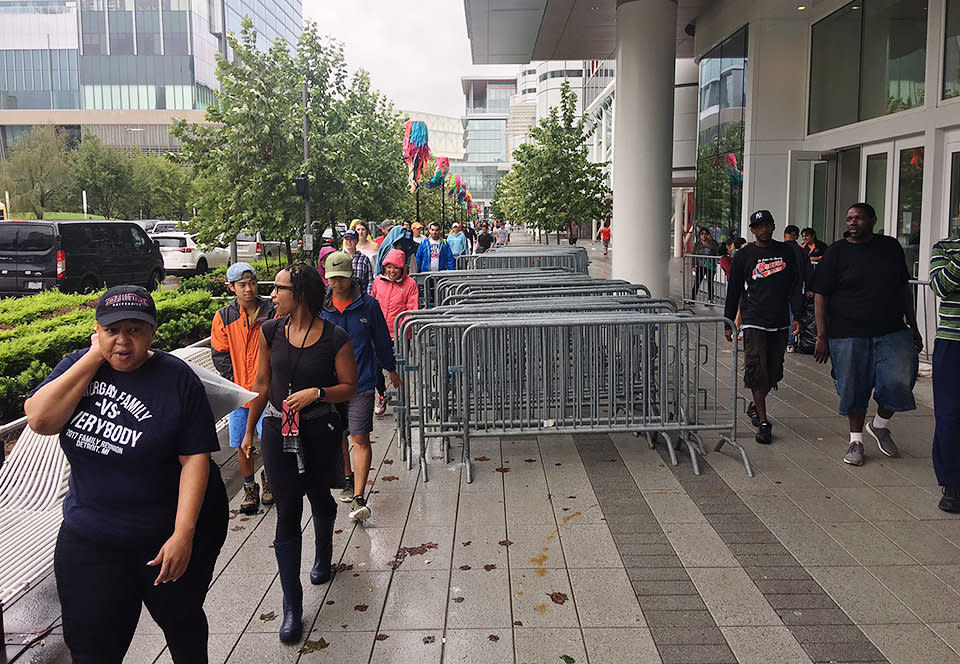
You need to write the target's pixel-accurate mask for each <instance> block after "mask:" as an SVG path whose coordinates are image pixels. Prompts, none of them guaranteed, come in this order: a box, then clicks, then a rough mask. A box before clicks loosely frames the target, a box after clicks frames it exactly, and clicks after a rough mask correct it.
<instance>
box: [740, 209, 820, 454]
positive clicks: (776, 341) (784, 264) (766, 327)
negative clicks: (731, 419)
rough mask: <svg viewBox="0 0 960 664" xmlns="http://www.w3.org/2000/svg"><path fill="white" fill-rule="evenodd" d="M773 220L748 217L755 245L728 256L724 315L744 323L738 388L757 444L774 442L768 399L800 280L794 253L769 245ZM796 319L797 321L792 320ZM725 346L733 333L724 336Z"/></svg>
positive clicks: (764, 214) (762, 213) (761, 214)
mask: <svg viewBox="0 0 960 664" xmlns="http://www.w3.org/2000/svg"><path fill="white" fill-rule="evenodd" d="M774 226H775V224H774V221H773V215H772V214H770V211H769V210H758V211H756V212H754V213H753V214H752V215H750V231H751V232H752V233H753V235H754V237H755V238H756V241H755V242H753V243H752V244H747V245H744V247H743V248H742V249H740V250H739V251H737V253H736V254H734V256H733V261H732V262H731V264H730V278H729V281H728V283H727V300H726V303H725V306H724V309H723V314H724V316H726V317H727V318H729V319H730V320H735V319H736V317H737V309H739V310H740V317H741V319H742V320H743V324H742V326H741V328H742V330H743V354H744V360H743V383H744V385H746V387H747V388H749V389H750V390H751V392H752V393H753V401H752V402H751V403H750V406H749V407H748V408H747V414H748V415H749V416H750V421H751V423H752V424H753V425H754V426H755V427H757V436H756V440H757V442H758V443H762V444H769V443H770V442H771V441H772V440H773V426H772V425H771V424H770V422H769V420H768V419H767V394H769V393H770V390H771V389H773V388H775V387H776V386H777V383H778V382H780V380H781V379H782V378H783V355H784V353H785V352H786V349H787V331H788V330H789V329H790V328H791V326H792V327H793V332H794V334H796V332H797V327H798V324H797V322H796V321H793V322H792V323H791V320H790V313H791V311H793V312H799V311H800V307H801V306H802V300H801V298H802V293H801V289H800V284H801V276H800V270H799V267H798V265H797V255H796V253H795V252H794V250H793V248H791V247H789V246H787V245H786V244H784V243H783V242H777V241H776V240H774V239H773V229H774ZM795 318H796V316H795ZM726 337H727V341H732V340H733V331H732V330H731V329H727V330H726Z"/></svg>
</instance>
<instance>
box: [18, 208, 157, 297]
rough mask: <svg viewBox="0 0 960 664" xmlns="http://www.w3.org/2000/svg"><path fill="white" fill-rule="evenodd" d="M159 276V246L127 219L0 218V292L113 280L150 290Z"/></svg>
mask: <svg viewBox="0 0 960 664" xmlns="http://www.w3.org/2000/svg"><path fill="white" fill-rule="evenodd" d="M163 278H164V271H163V257H162V256H161V255H160V249H159V248H158V247H157V245H156V243H155V242H154V241H153V240H152V239H150V237H149V236H148V235H147V234H146V233H145V232H144V230H143V229H142V228H140V226H139V225H138V224H136V223H134V222H132V221H4V222H0V295H29V294H31V293H36V292H38V291H41V290H44V289H47V288H59V289H60V290H63V291H87V292H89V291H94V290H98V289H100V288H103V287H104V286H105V285H106V286H114V285H116V284H137V285H140V286H145V287H146V288H147V289H149V290H153V289H154V288H156V287H157V286H158V285H159V284H160V282H161V281H163Z"/></svg>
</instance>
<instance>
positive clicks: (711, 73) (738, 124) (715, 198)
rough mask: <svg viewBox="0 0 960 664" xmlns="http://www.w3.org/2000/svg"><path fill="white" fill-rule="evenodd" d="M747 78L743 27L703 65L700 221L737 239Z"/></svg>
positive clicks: (697, 203) (698, 190)
mask: <svg viewBox="0 0 960 664" xmlns="http://www.w3.org/2000/svg"><path fill="white" fill-rule="evenodd" d="M746 80H747V28H743V29H741V30H740V31H738V32H737V33H735V34H734V35H732V36H731V37H729V38H728V39H727V40H726V41H724V42H723V43H721V44H720V45H719V46H717V47H716V48H714V49H713V50H712V51H710V52H709V53H707V54H706V55H705V56H704V57H703V58H702V59H701V61H700V104H699V116H698V132H697V133H698V140H697V184H696V191H695V209H696V216H697V223H699V224H702V225H707V224H710V223H717V224H718V225H719V226H720V228H721V229H723V232H724V235H726V236H731V235H739V225H740V216H741V208H742V192H743V172H742V170H741V169H742V167H743V118H744V110H745V107H746V103H747V102H746Z"/></svg>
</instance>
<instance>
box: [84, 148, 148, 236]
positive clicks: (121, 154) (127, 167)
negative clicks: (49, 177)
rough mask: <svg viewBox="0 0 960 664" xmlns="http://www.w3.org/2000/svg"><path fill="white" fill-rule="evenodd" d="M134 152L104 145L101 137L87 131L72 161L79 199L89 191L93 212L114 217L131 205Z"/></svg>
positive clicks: (90, 205)
mask: <svg viewBox="0 0 960 664" xmlns="http://www.w3.org/2000/svg"><path fill="white" fill-rule="evenodd" d="M135 159H136V157H135V153H134V152H132V151H130V150H126V149H124V148H118V147H112V146H104V145H103V142H102V141H101V140H100V138H99V137H97V136H94V135H93V134H90V133H86V134H84V136H83V140H82V141H80V147H79V148H78V149H77V152H76V155H75V156H74V161H73V174H74V181H75V187H76V190H77V198H78V199H79V192H80V191H86V192H87V205H88V206H89V208H90V211H91V212H93V213H94V214H101V215H103V216H104V217H106V218H107V219H112V218H114V217H115V215H117V214H120V213H121V212H127V211H128V210H126V209H124V208H125V207H126V206H128V205H129V203H127V202H126V201H128V200H129V196H130V191H131V190H132V189H133V184H134V178H133V172H134V163H135Z"/></svg>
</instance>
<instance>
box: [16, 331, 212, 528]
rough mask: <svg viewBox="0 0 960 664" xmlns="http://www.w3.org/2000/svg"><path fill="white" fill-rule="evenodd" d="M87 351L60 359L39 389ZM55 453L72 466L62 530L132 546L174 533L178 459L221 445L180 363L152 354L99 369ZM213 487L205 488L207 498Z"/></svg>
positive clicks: (191, 376)
mask: <svg viewBox="0 0 960 664" xmlns="http://www.w3.org/2000/svg"><path fill="white" fill-rule="evenodd" d="M88 350H89V349H85V350H81V351H77V352H75V353H70V354H69V355H67V356H66V357H65V358H64V359H63V360H61V361H60V363H59V364H58V365H57V366H56V367H55V368H54V370H53V372H51V374H50V375H49V376H48V377H47V379H46V380H45V381H44V382H43V383H42V384H41V385H43V384H46V383H47V382H49V381H51V380H53V379H54V378H56V377H57V376H60V375H61V374H63V373H64V372H65V371H66V370H67V369H69V368H70V367H71V366H72V365H73V364H74V362H76V361H77V360H78V359H79V358H81V357H82V356H83V355H84V353H86V352H88ZM37 389H39V386H38V387H37ZM34 391H36V390H34ZM60 447H61V448H63V452H64V454H65V455H66V457H67V460H68V461H69V462H70V467H71V473H70V488H69V491H68V492H67V496H66V498H65V499H64V501H63V520H64V523H65V525H67V526H68V527H69V528H71V529H72V530H74V531H76V532H77V533H78V534H80V535H83V536H84V537H87V538H89V539H91V540H94V541H99V542H105V543H107V542H109V543H116V544H123V543H129V544H134V543H138V542H143V541H145V540H153V539H156V538H166V537H169V536H170V535H171V534H172V533H173V528H174V523H175V520H176V513H177V502H178V499H179V487H180V469H181V466H180V462H179V459H178V456H179V455H184V456H188V455H193V454H201V453H205V452H213V451H216V450H218V449H219V448H220V444H219V441H218V439H217V433H216V423H215V422H214V419H213V412H212V411H211V410H210V402H209V401H208V400H207V395H206V392H205V391H204V388H203V384H202V383H201V382H200V379H199V378H198V377H197V375H196V374H195V373H194V372H193V370H192V369H190V367H189V366H187V364H186V363H185V362H183V361H182V360H180V359H179V358H177V357H174V356H173V355H170V354H169V353H165V352H163V351H153V356H152V357H150V358H148V359H147V361H146V362H145V363H144V364H143V365H141V366H140V367H138V368H137V369H134V370H133V371H115V370H114V369H112V368H111V367H110V365H109V364H106V363H104V364H103V365H102V366H101V367H100V369H99V370H98V371H97V373H96V375H95V376H94V378H93V380H92V381H91V382H90V384H89V385H88V386H87V389H86V390H85V392H84V394H83V397H82V398H81V399H80V403H79V404H77V408H76V410H75V411H74V412H73V414H72V415H71V416H70V419H69V420H68V421H67V423H66V424H65V425H64V427H63V430H62V431H61V432H60ZM220 487H222V484H221V483H220V482H208V483H207V491H208V492H209V491H211V490H220V491H222V490H223V489H222V488H220Z"/></svg>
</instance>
